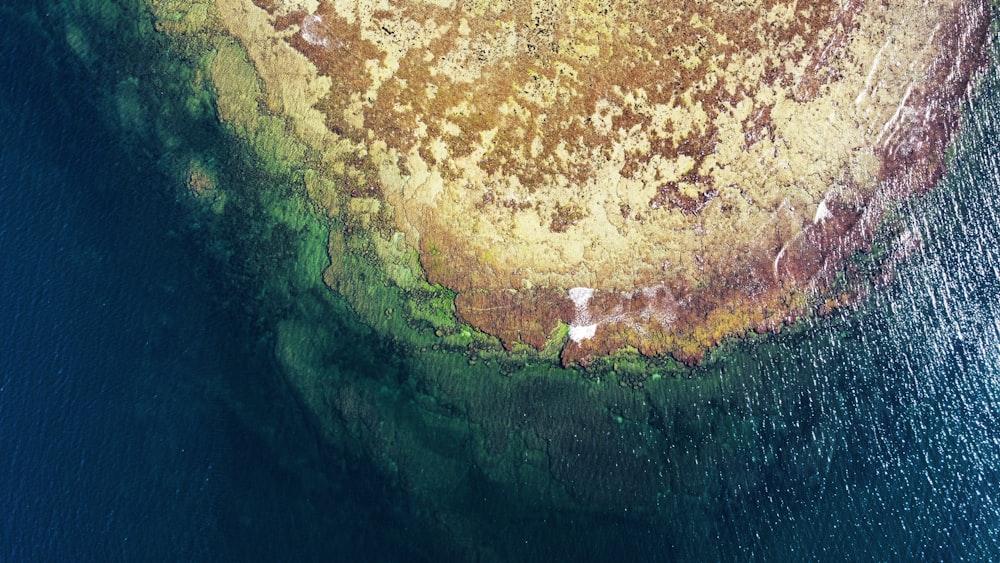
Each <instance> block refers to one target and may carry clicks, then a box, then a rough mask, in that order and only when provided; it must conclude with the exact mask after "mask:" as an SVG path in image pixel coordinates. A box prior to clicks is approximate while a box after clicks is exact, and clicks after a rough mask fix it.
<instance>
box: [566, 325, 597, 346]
mask: <svg viewBox="0 0 1000 563" xmlns="http://www.w3.org/2000/svg"><path fill="white" fill-rule="evenodd" d="M595 334H597V325H596V324H592V325H587V326H573V325H569V338H570V340H572V341H573V342H576V343H577V344H579V343H580V342H583V341H584V340H587V339H589V338H593V337H594V335H595Z"/></svg>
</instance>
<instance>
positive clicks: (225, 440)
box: [0, 3, 1000, 561]
mask: <svg viewBox="0 0 1000 563" xmlns="http://www.w3.org/2000/svg"><path fill="white" fill-rule="evenodd" d="M112 5H113V4H112ZM44 12H45V7H43V6H39V5H33V4H30V3H28V4H26V5H24V6H19V7H18V8H17V9H13V8H11V7H8V6H5V7H4V8H3V9H0V28H2V29H5V30H12V32H9V33H6V34H4V36H3V38H2V40H0V54H2V55H3V57H2V58H0V61H2V65H0V71H2V74H0V87H2V91H0V130H2V131H4V132H5V139H6V140H5V142H4V143H3V144H2V146H0V257H2V262H0V265H2V267H0V287H3V288H4V299H3V300H2V302H0V303H2V305H0V319H2V322H0V335H2V339H3V340H2V341H3V350H4V352H3V353H2V355H0V368H2V369H0V460H2V461H0V483H4V484H5V486H4V487H3V488H2V489H0V503H2V505H3V506H4V507H5V511H4V515H3V516H2V517H0V518H2V519H3V520H2V522H0V546H2V550H3V551H0V559H3V560H12V561H15V560H16V561H27V560H38V561H42V560H122V561H125V560H136V559H140V560H142V559H153V560H184V561H191V560H212V561H217V560H233V561H245V560H295V561H302V560H330V559H347V560H387V561H403V560H422V559H428V560H430V559H433V558H435V557H437V556H439V555H441V554H445V555H446V556H449V555H450V556H453V557H461V556H462V555H463V554H464V555H467V554H468V553H469V552H468V551H463V550H460V549H457V548H455V547H454V546H456V545H467V544H469V543H477V542H478V543H480V544H481V546H480V547H481V553H491V554H494V555H496V556H497V558H499V559H508V560H522V559H534V560H543V559H545V560H551V559H555V560H560V559H566V558H576V559H581V558H582V559H598V560H612V559H619V558H638V559H641V560H662V561H670V560H736V561H746V560H758V561H809V560H812V561H840V560H858V561H865V560H870V561H912V560H929V561H960V560H968V561H984V560H994V559H997V558H1000V539H998V538H1000V509H998V506H1000V505H998V503H997V500H998V496H1000V438H998V437H997V436H998V434H997V429H998V428H1000V425H998V417H1000V412H998V409H1000V321H998V320H997V319H998V318H1000V317H998V315H997V312H998V310H997V309H998V307H1000V239H998V234H1000V226H998V225H1000V223H998V221H997V218H998V216H1000V204H998V197H997V196H998V194H1000V169H998V162H997V160H996V155H997V154H998V145H997V142H996V139H998V138H1000V136H998V133H1000V131H998V129H1000V124H998V123H996V122H994V121H993V119H992V117H991V116H993V115H998V114H1000V87H998V83H997V80H996V77H995V75H991V77H989V78H988V79H987V81H986V84H985V85H984V88H983V92H982V93H981V95H980V98H979V99H978V101H977V103H976V105H975V107H974V108H973V110H972V112H971V115H972V118H971V120H970V121H969V125H968V127H967V128H966V131H965V135H964V136H963V142H962V144H961V146H960V148H959V150H958V151H957V153H958V157H957V160H956V162H955V164H954V166H953V170H952V172H951V174H950V175H949V177H948V179H947V180H946V181H945V182H944V183H943V185H942V186H941V188H940V189H939V190H938V191H936V192H935V193H933V194H931V195H929V196H927V197H925V198H923V199H922V200H920V201H917V202H914V203H913V204H912V205H909V206H906V207H905V208H903V209H901V210H900V212H899V213H900V216H901V217H903V220H902V225H903V228H904V229H908V230H909V231H911V234H912V235H913V236H914V237H915V238H919V239H920V240H921V241H922V242H921V243H920V244H919V245H915V246H914V247H913V249H912V251H911V252H910V254H909V255H908V256H907V257H906V259H905V260H904V261H902V262H900V263H899V264H898V266H897V268H896V275H895V279H894V281H893V282H892V283H891V284H890V285H889V286H888V287H886V288H885V289H884V290H882V291H881V292H880V293H879V294H877V295H876V296H874V297H873V298H872V299H871V301H870V302H869V303H868V304H867V305H866V306H865V307H864V308H863V309H861V310H859V311H857V312H853V313H850V314H845V315H839V316H836V317H835V318H832V319H827V320H824V321H823V322H821V323H816V324H815V325H814V326H807V327H804V328H803V329H802V330H798V331H791V332H788V333H786V334H782V335H779V336H775V337H771V338H769V339H768V340H767V341H765V342H763V343H759V344H756V345H752V346H746V347H742V348H738V349H736V350H734V351H733V352H732V353H731V354H730V357H729V358H728V359H726V360H722V361H720V362H719V363H717V364H714V365H712V366H708V367H706V368H704V369H702V370H700V371H696V372H695V373H694V374H693V377H692V379H690V380H672V381H670V382H666V383H664V384H663V385H664V387H663V388H662V389H667V390H669V393H668V392H666V391H664V392H663V393H662V394H663V395H664V396H669V397H670V401H667V402H665V403H664V407H663V408H661V409H659V410H656V411H651V412H654V414H655V415H656V416H650V418H649V420H647V421H646V422H647V424H648V428H649V429H651V430H648V431H649V432H653V433H657V432H658V433H660V436H659V438H657V439H656V440H651V441H650V443H655V444H660V445H661V446H662V448H663V449H662V450H660V451H656V452H650V456H652V457H655V458H657V459H659V460H663V462H664V463H663V465H662V467H665V468H666V469H665V471H666V472H667V473H669V474H668V475H666V476H663V475H661V476H653V477H650V476H646V475H636V476H635V478H636V479H637V480H639V479H651V480H653V481H655V480H656V479H662V480H663V481H664V482H669V483H671V484H672V488H671V489H670V491H669V492H668V493H665V494H663V496H662V497H658V498H657V499H656V502H655V504H656V505H657V506H658V507H659V510H657V511H654V512H653V513H652V514H649V513H647V514H643V515H642V516H640V517H637V516H634V515H631V514H628V513H625V512H621V513H613V514H609V513H606V512H596V513H586V512H560V511H558V510H555V509H553V510H551V511H541V512H536V513H532V514H525V513H523V512H517V511H516V510H514V509H512V508H510V505H515V504H517V500H518V499H511V498H509V496H507V497H505V496H504V493H503V491H500V492H498V491H497V490H496V488H495V487H494V485H492V484H490V483H488V482H485V481H484V480H477V479H476V478H469V479H468V481H466V482H464V483H463V485H462V486H461V487H456V489H455V490H454V491H452V492H451V493H450V494H451V496H452V497H453V498H451V499H449V501H450V505H451V506H455V505H457V506H461V507H463V508H462V511H460V512H457V513H456V514H457V515H458V517H460V518H467V520H468V522H473V523H474V524H470V525H469V526H468V527H466V528H464V530H465V533H466V534H467V537H457V536H449V535H448V534H446V533H433V532H430V533H429V532H428V530H436V529H442V528H443V529H446V530H454V529H456V527H460V526H455V525H454V524H453V523H452V527H448V526H446V525H445V524H447V523H444V524H442V523H441V522H440V521H439V520H440V518H441V515H440V514H438V513H435V511H434V510H433V508H432V507H427V506H421V505H420V504H419V503H418V502H415V501H414V500H413V498H412V497H410V496H408V495H407V494H406V490H407V489H406V488H405V487H406V485H407V484H406V483H400V482H398V481H397V480H394V479H393V477H392V476H386V475H383V474H381V473H380V471H379V470H378V469H377V468H378V465H377V464H373V463H367V462H366V461H365V453H364V452H362V451H361V450H362V448H357V450H354V451H352V450H351V446H350V445H348V446H343V445H340V446H337V447H334V446H331V445H330V443H328V442H327V441H326V440H325V439H324V437H323V436H322V434H321V432H320V431H319V430H318V421H317V420H316V417H315V416H313V414H312V413H309V412H308V411H306V410H305V409H303V408H302V407H301V406H300V402H299V401H298V399H297V398H296V396H295V394H294V392H293V391H292V389H291V388H290V386H289V385H288V383H287V381H286V380H285V379H284V376H283V375H282V374H281V370H280V369H279V368H280V366H279V363H278V362H277V361H276V359H275V358H274V354H273V351H274V342H273V338H274V337H273V335H272V330H273V326H272V325H273V323H274V322H275V321H276V318H272V317H271V316H269V315H272V314H276V313H275V311H278V310H280V314H281V315H288V312H287V303H275V302H273V299H272V300H270V301H266V302H262V301H261V300H260V299H259V298H258V297H257V296H258V295H259V294H260V293H262V292H260V291H259V290H258V288H257V287H256V286H255V285H254V284H255V283H258V282H259V281H260V278H258V277H255V271H254V270H252V269H251V268H250V267H249V266H250V265H256V266H259V265H261V264H270V263H275V264H281V263H282V262H281V259H282V258H281V255H280V253H279V252H277V251H275V250H273V247H265V246H254V245H253V241H249V242H248V240H247V238H246V237H245V236H242V237H241V235H240V233H238V232H235V231H233V230H230V231H227V230H226V229H225V228H220V229H217V230H212V229H211V228H209V227H208V226H205V225H203V224H201V222H203V220H204V216H203V215H199V214H198V213H199V212H197V211H195V210H192V209H191V208H190V207H189V206H186V205H184V204H183V202H181V201H179V200H178V198H177V197H176V194H177V189H176V188H177V186H175V185H174V180H171V179H169V178H167V177H166V176H164V175H162V174H161V173H160V172H159V170H160V169H159V168H158V165H159V164H161V163H160V162H159V161H160V159H161V157H162V156H163V155H160V154H157V153H156V152H155V151H152V149H150V148H149V147H156V146H157V145H156V144H155V143H148V144H144V141H143V140H142V139H135V138H132V137H129V138H124V137H123V134H122V133H120V132H118V131H117V130H116V129H114V128H113V127H112V126H111V125H109V124H110V123H114V120H113V119H111V120H109V119H108V115H109V112H113V111H118V109H117V108H110V109H109V106H108V105H107V104H105V103H103V102H102V101H101V100H102V98H101V96H102V93H105V92H106V91H108V90H109V89H110V90H113V89H114V88H115V87H120V86H118V85H120V84H130V82H123V81H122V80H123V79H124V78H125V75H124V74H116V73H123V72H124V71H123V70H122V68H127V67H128V64H133V65H134V64H136V63H135V62H132V63H127V64H126V63H124V62H121V61H116V60H115V59H108V60H106V61H105V62H104V63H96V62H95V63H94V64H93V65H91V67H90V68H87V67H85V66H81V65H79V64H78V63H77V62H76V61H77V60H78V59H76V58H74V56H73V55H72V54H71V53H70V50H69V48H68V46H67V44H66V41H65V34H64V33H63V28H62V27H61V25H62V24H59V25H54V24H53V25H49V24H47V21H48V20H46V19H45V17H44V15H43V14H44ZM78 23H79V24H80V25H84V24H86V22H85V21H83V22H78ZM94 48H95V49H98V48H99V46H94ZM129 55H130V56H133V57H137V56H138V55H137V54H135V53H130V54H129ZM122 56H123V58H127V57H125V55H122ZM133 71H134V68H133ZM109 73H110V74H109ZM139 84H140V86H139V87H141V85H142V84H143V83H142V82H139ZM109 85H110V86H109ZM81 100H83V101H81ZM208 123H209V124H208V125H205V124H202V126H201V127H202V128H201V129H194V128H187V129H185V131H186V132H187V133H188V134H189V135H190V139H189V142H190V143H192V144H199V145H205V146H215V145H216V144H218V145H219V146H220V147H223V148H220V149H218V154H220V155H222V156H220V157H219V158H220V160H221V159H223V158H231V160H229V161H227V162H229V163H230V165H232V166H234V168H233V169H234V170H235V169H237V168H238V167H239V166H243V168H239V170H243V171H245V170H248V169H252V166H253V165H252V163H250V164H247V163H245V162H243V160H245V159H241V157H240V155H239V152H238V151H237V150H232V152H231V153H226V150H227V149H225V148H224V147H225V143H226V141H225V137H224V136H223V135H222V134H221V132H219V131H217V130H215V129H214V128H213V127H212V126H211V125H210V123H211V122H210V121H209V122H208ZM227 154H229V156H226V155H227ZM227 228H231V227H227ZM209 237H215V238H209ZM219 241H221V242H219ZM219 245H221V246H223V247H226V248H229V249H230V250H231V252H230V253H229V254H227V253H220V252H219V251H218V248H217V246H219ZM269 248H271V249H272V250H269ZM209 249H211V250H209ZM255 253H256V254H255ZM272 254H273V255H272ZM230 255H231V256H233V258H231V259H229V260H228V261H227V260H222V259H220V256H230ZM259 267H261V268H265V266H259ZM323 314H328V315H335V314H336V315H341V316H339V317H336V318H334V319H332V320H331V321H330V323H331V324H330V326H333V327H336V331H335V332H336V334H338V335H339V336H338V337H339V338H340V340H341V342H339V343H338V345H336V346H331V347H330V348H329V349H330V350H334V351H335V354H334V355H333V356H332V357H330V358H327V360H326V361H327V363H328V365H329V366H331V368H330V369H336V370H338V371H339V372H341V373H343V374H346V375H344V376H343V377H345V378H348V379H349V378H364V379H372V380H376V381H379V382H380V384H383V383H384V386H385V388H386V390H387V391H386V392H392V391H393V389H396V388H399V389H406V388H407V385H409V384H410V382H411V380H412V378H413V377H414V374H416V373H418V372H420V371H421V370H424V369H425V368H427V367H428V366H422V365H419V362H420V361H421V356H420V355H418V354H414V353H412V351H409V350H407V349H406V348H404V347H397V346H394V345H393V343H391V342H386V341H384V340H380V339H378V338H377V337H375V336H374V335H373V334H372V333H371V332H370V331H368V330H366V329H364V328H363V327H358V326H356V321H355V319H354V318H353V317H352V316H351V315H349V314H346V313H343V311H342V310H338V309H333V308H331V309H330V310H324V311H323ZM330 330H333V329H330ZM498 377H499V375H498ZM560 389H561V387H560V384H559V383H553V384H551V385H539V386H538V387H537V388H536V390H538V391H539V393H541V392H542V391H545V392H548V393H553V394H555V393H557V392H559V390H560ZM405 392H406V391H403V392H401V393H404V394H405ZM650 393H653V392H652V391H651V392H650ZM583 430H584V429H581V435H584V436H585V435H586V433H585V432H584V431H583ZM442 435H443V434H442ZM435 440H439V441H435ZM425 445H426V447H428V448H432V449H435V450H439V451H442V452H454V451H461V448H460V445H459V446H456V445H454V444H448V443H444V441H443V440H441V439H440V437H436V435H435V434H434V433H433V432H428V433H427V435H426V444H425ZM576 451H577V453H578V455H579V456H580V457H582V458H585V459H587V456H594V459H595V460H598V461H600V462H601V463H604V462H605V461H606V460H604V459H603V458H600V456H599V455H598V454H597V453H595V452H594V451H593V448H591V447H589V445H588V442H587V441H586V440H582V441H581V442H580V445H579V449H578V450H576ZM628 454H629V452H621V455H622V456H623V459H624V457H625V456H627V455H628ZM558 469H559V468H558V467H557V468H555V470H558ZM443 471H444V468H442V472H443ZM468 472H469V474H471V475H476V474H477V473H476V469H475V468H469V470H468ZM431 477H432V476H430V477H428V482H430V481H431V480H432V479H431ZM616 482H620V481H616V480H615V479H608V480H607V483H609V484H608V486H609V487H611V486H614V483H616ZM470 483H471V484H470ZM706 483H708V484H711V486H706ZM705 491H710V493H706V492H705ZM600 492H601V493H609V494H614V493H615V491H600Z"/></svg>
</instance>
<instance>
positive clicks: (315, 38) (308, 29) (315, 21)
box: [302, 14, 330, 49]
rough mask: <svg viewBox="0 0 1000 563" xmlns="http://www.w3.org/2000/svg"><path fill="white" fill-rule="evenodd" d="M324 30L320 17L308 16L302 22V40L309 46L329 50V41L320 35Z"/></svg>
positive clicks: (324, 26)
mask: <svg viewBox="0 0 1000 563" xmlns="http://www.w3.org/2000/svg"><path fill="white" fill-rule="evenodd" d="M325 29H326V25H324V24H323V18H322V16H317V15H316V14H309V15H308V16H306V17H305V19H303V20H302V38H303V39H305V40H306V41H307V42H308V43H309V44H310V45H319V46H320V47H326V48H327V49H329V48H330V41H329V40H327V38H326V37H323V36H322V35H320V33H322V32H323V31H324V30H325Z"/></svg>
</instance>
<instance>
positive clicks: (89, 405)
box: [0, 3, 398, 562]
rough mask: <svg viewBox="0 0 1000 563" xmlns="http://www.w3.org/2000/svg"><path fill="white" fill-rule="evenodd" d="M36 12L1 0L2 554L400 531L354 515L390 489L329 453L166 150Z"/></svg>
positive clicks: (344, 541)
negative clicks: (208, 241) (189, 205)
mask: <svg viewBox="0 0 1000 563" xmlns="http://www.w3.org/2000/svg"><path fill="white" fill-rule="evenodd" d="M41 12H42V10H39V9H38V6H35V5H33V4H31V3H28V4H27V5H26V6H25V7H24V8H23V9H22V10H12V9H8V7H7V6H0V30H3V33H2V34H0V132H2V136H3V140H2V142H0V561H4V562H6V561H137V560H158V561H250V560H268V561H278V560H294V561H316V560H326V559H328V558H329V557H330V556H331V554H334V553H341V554H343V553H347V552H350V551H356V552H358V553H363V554H365V555H363V556H361V557H362V558H365V559H368V558H371V557H382V556H383V554H385V553H392V552H393V551H394V550H397V549H398V548H397V546H396V545H395V544H394V541H393V540H391V539H386V538H385V537H365V535H366V534H365V532H363V531H362V530H365V529H369V530H370V529H375V524H374V523H375V522H381V521H384V519H383V518H382V516H381V515H380V512H381V511H382V510H383V509H384V507H383V505H382V504H380V502H378V501H377V500H373V498H380V499H383V500H386V499H388V500H391V498H392V495H382V496H380V497H374V495H380V494H381V493H379V492H378V491H379V487H381V482H380V481H378V480H377V479H376V480H374V481H373V480H370V479H368V480H366V478H365V475H367V473H368V469H367V468H366V467H364V466H363V465H362V466H355V467H350V468H344V467H338V466H337V464H336V463H334V464H330V463H329V461H328V457H329V456H328V455H327V454H326V453H325V451H324V446H323V445H322V444H321V443H320V442H319V440H318V437H317V435H316V433H315V430H314V429H313V428H312V427H311V426H310V425H309V423H308V421H307V420H306V419H305V417H304V415H303V414H302V413H301V412H299V411H298V409H297V408H296V402H295V400H294V399H293V398H292V397H291V395H290V394H289V392H288V390H287V389H284V388H283V387H281V385H280V382H278V381H276V378H274V377H273V374H274V373H276V372H275V369H274V367H273V365H271V363H270V362H271V358H270V348H269V347H268V345H266V344H263V345H262V344H260V342H258V341H257V339H258V338H259V337H260V333H259V332H258V331H256V330H255V328H254V324H255V319H253V317H252V316H251V315H252V312H248V311H247V310H246V309H244V308H242V307H240V306H239V304H238V298H237V299H233V298H231V297H232V296H229V295H224V294H220V293H219V292H220V291H226V290H231V289H232V287H233V284H232V283H231V282H230V281H228V280H226V279H224V278H223V277H221V276H224V275H225V274H226V273H223V274H221V275H220V274H218V273H217V272H215V269H216V268H217V266H218V264H217V262H215V261H214V259H213V258H210V257H208V256H207V254H206V252H205V240H204V239H202V238H199V237H200V236H202V234H203V233H201V232H200V231H198V230H197V228H196V227H194V226H192V223H193V222H196V218H194V219H193V216H192V214H191V213H190V210H189V209H185V208H183V206H181V205H178V203H177V201H176V200H175V197H176V195H175V194H176V193H177V189H176V188H177V187H176V186H175V185H173V184H171V182H172V181H173V180H170V179H168V178H166V177H164V176H163V175H161V174H160V173H159V172H157V167H156V162H155V159H156V157H157V156H158V155H153V154H148V151H144V150H142V147H141V146H140V147H136V146H135V145H134V144H133V142H132V140H130V139H125V140H123V139H121V138H118V137H116V136H115V133H113V132H112V128H111V127H109V126H108V123H109V122H108V120H107V118H106V117H105V116H103V115H102V114H101V113H100V111H102V109H101V106H100V104H95V103H93V102H94V100H97V99H99V97H100V92H101V89H100V87H101V86H103V84H102V81H107V80H113V79H114V75H113V74H103V73H102V72H98V71H95V70H94V69H90V70H87V69H82V68H79V64H78V62H77V61H76V60H75V59H74V58H73V57H72V55H71V54H70V53H68V52H67V51H66V46H65V43H64V42H63V41H61V40H60V38H59V37H58V36H55V37H53V36H52V35H50V33H52V32H53V30H52V29H47V28H45V27H44V26H38V25H35V24H36V23H37V19H35V14H37V13H41ZM22 14H27V16H26V17H25V19H21V17H22ZM26 22H27V24H26ZM59 31H60V30H59V29H58V28H56V30H55V32H56V33H58V32H59ZM251 291H252V290H251ZM348 483H349V486H348ZM373 488H374V489H373ZM372 490H375V491H376V492H374V493H373V492H372ZM368 536H372V535H371V534H368ZM357 557H358V556H351V557H350V558H351V559H357Z"/></svg>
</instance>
